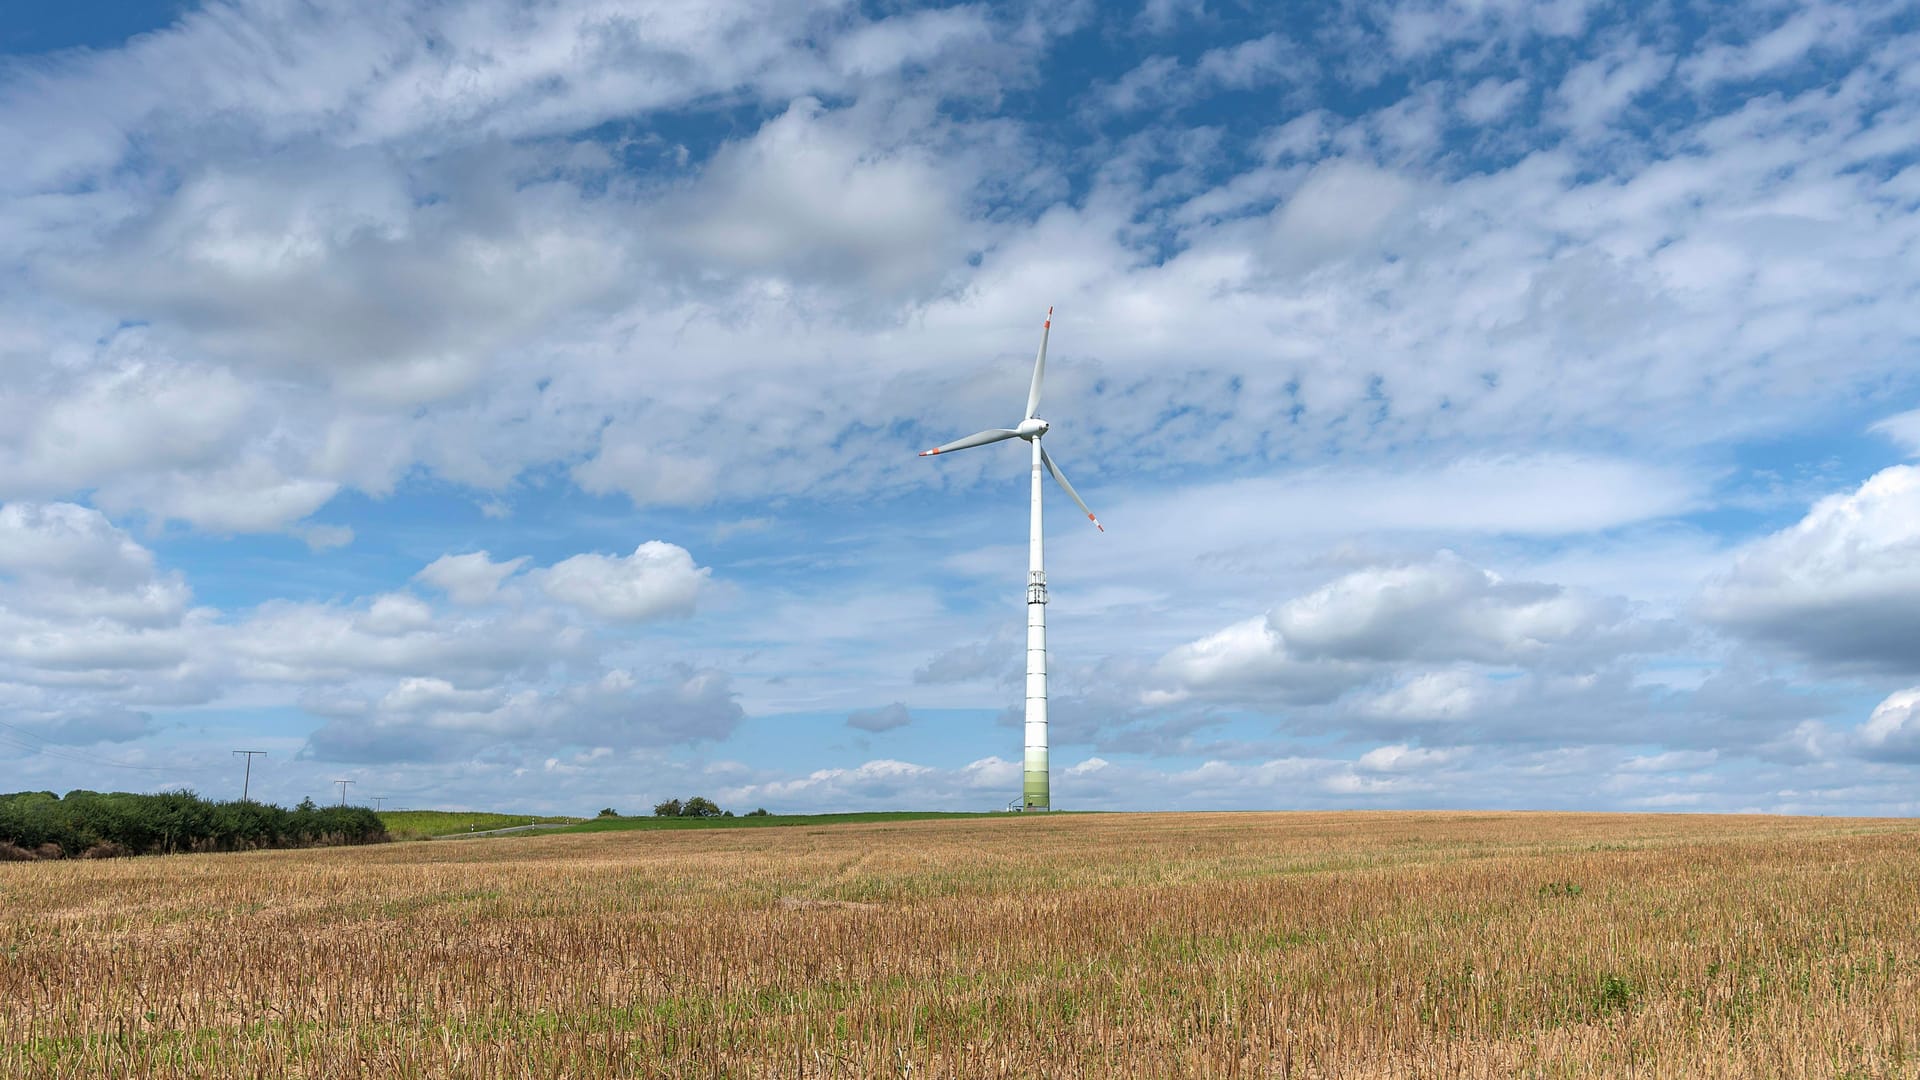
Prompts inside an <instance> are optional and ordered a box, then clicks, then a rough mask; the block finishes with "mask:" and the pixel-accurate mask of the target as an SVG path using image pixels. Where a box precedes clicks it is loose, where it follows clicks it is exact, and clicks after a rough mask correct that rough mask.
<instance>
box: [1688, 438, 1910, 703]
mask: <svg viewBox="0 0 1920 1080" xmlns="http://www.w3.org/2000/svg"><path fill="white" fill-rule="evenodd" d="M1699 608H1700V611H1701V613H1702V614H1704V615H1705V616H1706V617H1707V618H1708V619H1711V620H1713V621H1714V622H1717V623H1719V624H1721V625H1722V626H1724V627H1726V628H1728V629H1729V630H1732V631H1735V632H1737V633H1739V634H1743V635H1745V636H1748V637H1751V638H1753V639H1755V640H1758V641H1762V642H1765V643H1768V644H1771V645H1776V646H1779V647H1781V648H1784V649H1787V650H1789V651H1791V652H1793V653H1795V654H1798V655H1800V656H1804V657H1807V658H1809V659H1813V660H1818V661H1822V662H1826V663H1831V664H1839V665H1848V666H1864V667H1873V668H1879V669H1884V670H1891V671H1900V672H1913V671H1916V670H1920V653H1917V652H1916V651H1915V649H1914V648H1913V643H1914V642H1915V641H1920V467H1915V466H1910V465H1897V466H1894V467H1892V468H1889V469H1884V470H1882V471H1881V472H1879V473H1877V474H1875V475H1874V476H1873V477H1871V478H1870V479H1868V480H1867V481H1866V482H1865V483H1863V484H1861V485H1860V487H1859V488H1857V489H1856V490H1854V491H1852V492H1849V493H1846V494H1838V495H1831V496H1828V497H1826V498H1824V499H1821V500H1820V501H1819V502H1817V503H1815V504H1814V505H1813V507H1812V508H1811V509H1810V510H1809V511H1808V512H1807V514H1806V516H1805V517H1803V518H1801V519H1800V520H1799V521H1798V522H1796V523H1795V524H1793V525H1791V526H1789V527H1787V528H1785V529H1782V530H1781V531H1779V532H1777V533H1774V534H1773V535H1771V536H1768V537H1766V538H1764V539H1762V540H1759V541H1757V542H1755V543H1754V544H1752V545H1751V546H1749V547H1748V548H1747V549H1746V550H1744V551H1743V552H1742V553H1741V554H1740V555H1739V557H1738V558H1737V559H1736V560H1735V562H1734V564H1733V566H1732V568H1731V569H1730V570H1728V571H1727V572H1726V573H1724V574H1722V575H1721V576H1719V577H1718V578H1716V579H1715V580H1714V581H1712V582H1711V583H1709V584H1708V586H1707V588H1706V589H1705V591H1704V592H1703V594H1702V595H1701V598H1700V602H1699Z"/></svg>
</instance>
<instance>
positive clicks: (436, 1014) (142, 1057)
mask: <svg viewBox="0 0 1920 1080" xmlns="http://www.w3.org/2000/svg"><path fill="white" fill-rule="evenodd" d="M1916 1038H1920V828H1917V827H1916V823H1913V822H1907V821H1866V820H1836V819H1791V818H1757V817H1755V818H1727V817H1680V816H1616V815H1564V814H1555V815H1536V814H1524V815H1522V814H1368V813H1356V814H1231V815H1227V814H1221V815H1086V816H1055V817H1042V816H1034V817H1026V818H1014V817H1008V818H998V819H983V820H960V821H916V822H898V823H888V824H879V825H839V826H830V827H818V828H816V827H808V826H796V827H791V828H763V829H736V830H702V831H690V832H633V833H608V834H599V835H576V836H561V835H547V836H527V837H504V838H500V839H495V840H477V841H461V842H457V843H409V844H393V845H387V846H383V847H378V848H357V849H331V850H316V851H277V852H258V853H252V854H243V855H201V856H174V857H167V858H142V859H121V860H111V861H98V862H84V861H76V862H57V863H22V864H4V865H0V1076H5V1077H126V1076H142V1077H144V1076H159V1077H188V1076H191V1077H256V1076H267V1077H277V1076H296V1077H316V1078H318V1077H327V1078H338V1077H356V1076H365V1077H503V1078H504V1077H516V1078H517V1077H591V1076H662V1077H709V1076H712V1077H719V1076H727V1077H830V1076H848V1077H853V1076H859V1077H866V1076H913V1077H935V1076H951V1077H997V1076H1007V1077H1015V1076H1018V1077H1027V1076H1063V1077H1064V1076H1138V1077H1175V1076H1223V1077H1224V1076H1233V1077H1239V1076H1248V1077H1251V1076H1297V1077H1320V1076H1325V1077H1335V1076H1339V1077H1348V1076H1388V1075H1392V1076H1400V1075H1405V1076H1424V1075H1433V1076H1590V1075H1622V1076H1624V1075H1634V1076H1802V1075H1804V1076H1850V1077H1879V1076H1886V1077H1893V1076H1900V1077H1912V1076H1920V1045H1916Z"/></svg>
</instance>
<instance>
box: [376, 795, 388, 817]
mask: <svg viewBox="0 0 1920 1080" xmlns="http://www.w3.org/2000/svg"><path fill="white" fill-rule="evenodd" d="M386 801H387V797H386V796H385V795H375V796H374V797H373V812H374V813H376V814H377V813H379V812H380V804H381V803H383V802H386Z"/></svg>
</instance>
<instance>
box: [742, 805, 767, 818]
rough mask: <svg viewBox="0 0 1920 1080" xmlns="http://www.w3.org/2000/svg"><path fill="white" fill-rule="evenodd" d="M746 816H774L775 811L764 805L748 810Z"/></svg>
mask: <svg viewBox="0 0 1920 1080" xmlns="http://www.w3.org/2000/svg"><path fill="white" fill-rule="evenodd" d="M746 816H747V817H772V816H773V813H772V812H771V811H769V810H768V809H767V808H766V807H764V806H762V807H759V808H758V809H754V810H749V811H747V814H746Z"/></svg>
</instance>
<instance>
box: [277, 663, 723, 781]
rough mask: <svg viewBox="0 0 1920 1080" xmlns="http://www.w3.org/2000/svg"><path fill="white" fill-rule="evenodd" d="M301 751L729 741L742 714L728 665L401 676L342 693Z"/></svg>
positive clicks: (370, 755)
mask: <svg viewBox="0 0 1920 1080" xmlns="http://www.w3.org/2000/svg"><path fill="white" fill-rule="evenodd" d="M321 709H322V714H323V715H326V716H327V720H326V722H325V723H324V724H323V725H322V726H321V727H320V728H318V729H317V730H315V731H314V732H313V734H312V735H310V736H309V737H308V739H307V742H306V745H305V746H304V747H303V748H302V750H301V755H302V756H303V757H306V758H311V759H314V760H321V761H347V762H366V763H372V762H394V761H429V762H431V761H449V760H458V759H462V758H468V757H471V756H473V755H475V754H478V753H481V752H483V751H485V750H486V749H487V748H488V747H490V746H496V745H502V746H528V745H538V746H547V747H552V746H586V747H600V746H605V747H612V748H620V749H632V748H658V747H666V746H684V745H693V744H697V743H703V742H715V741H720V740H724V739H725V738H726V737H727V736H728V735H730V734H732V733H733V730H734V728H735V727H736V726H738V724H739V723H740V721H741V720H742V719H743V717H744V713H743V711H742V710H741V708H740V706H739V704H738V702H737V701H736V700H735V694H734V691H733V688H732V685H731V681H730V679H729V677H728V676H727V675H726V673H724V672H720V671H714V670H695V669H692V668H681V669H678V670H674V671H670V672H666V673H663V674H662V675H660V676H659V677H657V678H651V679H646V678H641V677H639V676H636V675H635V674H634V673H633V672H631V671H628V670H625V669H613V670H609V671H606V672H604V673H603V674H602V675H601V676H600V677H599V678H598V679H595V680H592V681H589V682H580V683H574V684H571V685H561V686H541V685H538V684H535V683H531V682H526V683H521V684H518V685H516V686H504V685H502V686H489V687H480V688H474V689H463V688H461V687H458V686H456V685H454V684H453V683H450V682H448V681H446V680H444V679H436V678H407V679H402V680H400V681H399V682H398V683H396V684H395V685H394V686H393V687H392V688H390V689H389V690H388V691H387V692H386V693H385V694H384V695H382V696H381V697H380V698H378V699H377V700H367V699H358V700H356V699H352V698H347V699H336V700H333V701H331V702H327V703H325V704H324V705H322V706H321Z"/></svg>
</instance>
